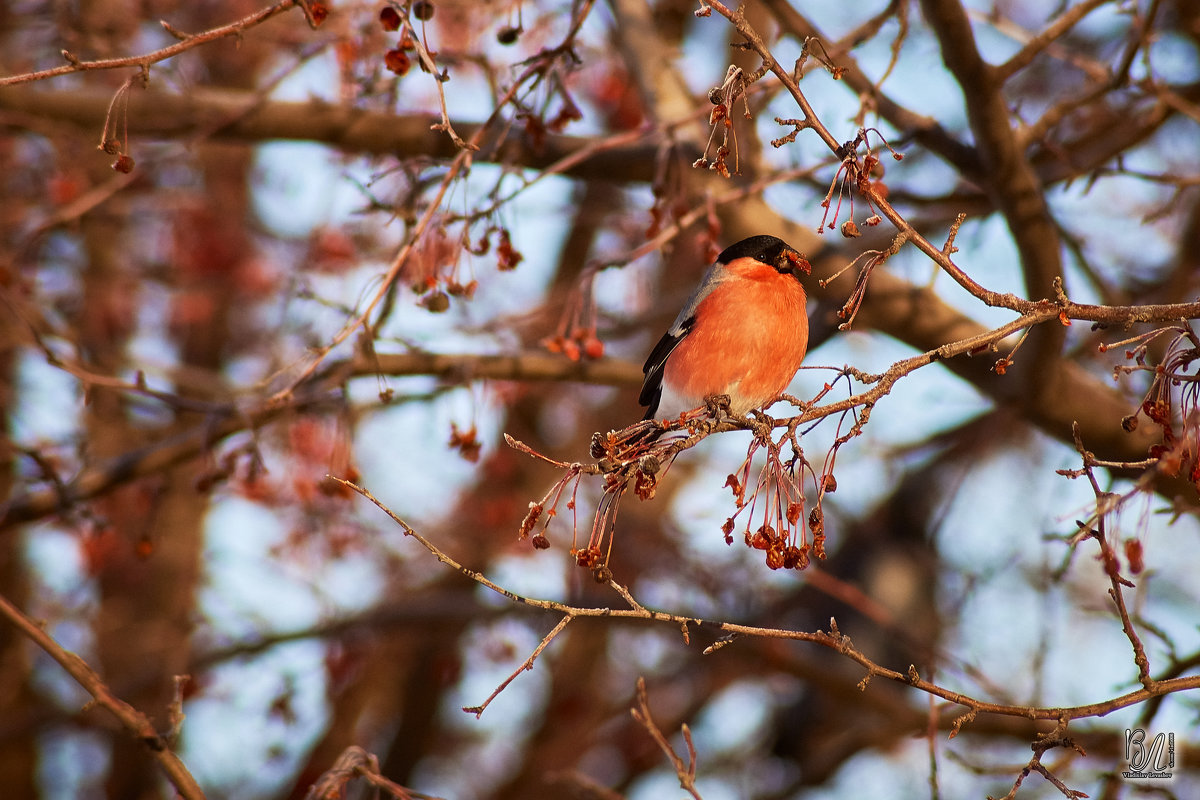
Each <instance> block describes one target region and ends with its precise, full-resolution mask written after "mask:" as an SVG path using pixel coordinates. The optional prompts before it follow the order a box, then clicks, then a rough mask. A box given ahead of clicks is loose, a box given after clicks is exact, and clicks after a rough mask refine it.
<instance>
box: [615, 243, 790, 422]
mask: <svg viewBox="0 0 1200 800" xmlns="http://www.w3.org/2000/svg"><path fill="white" fill-rule="evenodd" d="M810 270H811V267H810V266H809V264H808V261H807V260H805V258H804V257H803V256H802V255H800V254H799V253H798V252H797V251H796V250H795V248H793V247H791V246H790V245H788V244H787V243H786V242H784V241H783V240H781V239H777V238H775V237H774V236H751V237H750V238H748V239H743V240H741V241H740V242H738V243H737V244H734V245H732V246H730V247H728V248H726V249H725V251H724V252H722V253H721V254H720V255H719V256H717V260H716V262H715V263H714V264H713V265H712V266H710V267H709V268H708V271H707V272H705V273H704V278H703V279H702V280H701V281H700V285H699V286H697V287H696V290H695V291H693V292H692V294H691V296H690V297H688V299H687V302H686V303H685V304H684V306H683V310H682V311H680V312H679V316H677V317H676V318H675V322H674V323H672V325H671V327H670V328H669V329H667V332H666V334H664V335H663V337H662V339H660V340H659V342H658V344H656V345H655V346H654V349H653V350H652V351H651V352H650V357H649V358H647V359H646V365H645V366H644V367H643V368H642V372H644V373H645V376H646V377H645V380H644V382H643V383H642V393H641V395H640V396H639V397H638V402H639V403H641V404H642V405H644V406H647V409H646V416H645V419H654V418H655V417H657V418H659V419H670V418H671V417H676V416H678V415H679V414H680V413H681V412H684V411H688V410H691V409H693V408H697V407H698V406H702V405H704V403H705V401H706V399H707V398H710V397H715V396H718V395H728V396H729V409H730V411H732V412H733V413H735V414H745V413H746V412H748V411H750V410H751V409H756V408H761V407H762V406H763V405H765V404H766V403H769V402H771V401H772V400H774V399H775V398H776V397H778V396H779V394H780V393H781V392H782V391H783V390H784V389H786V388H787V386H788V384H789V383H791V380H792V378H793V377H794V376H795V374H796V370H798V369H800V362H801V361H802V360H803V359H804V352H805V350H806V349H807V347H808V314H807V312H806V309H805V303H806V301H807V296H806V295H805V293H804V287H803V286H802V285H801V283H800V276H801V275H802V274H803V275H807V274H808V273H809V271H810Z"/></svg>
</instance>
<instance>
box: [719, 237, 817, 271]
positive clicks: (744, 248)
mask: <svg viewBox="0 0 1200 800" xmlns="http://www.w3.org/2000/svg"><path fill="white" fill-rule="evenodd" d="M739 258H753V259H754V260H756V261H761V262H762V263H764V264H767V265H769V266H772V267H774V268H775V269H777V270H779V271H780V272H790V273H792V274H796V268H797V267H799V266H801V263H800V262H804V259H803V257H802V256H800V254H799V252H798V251H797V250H796V248H794V247H792V246H791V245H790V244H788V243H787V242H785V241H784V240H783V239H779V238H776V237H774V236H766V235H763V236H751V237H749V238H746V239H742V240H741V241H740V242H738V243H736V244H731V245H730V246H729V247H726V248H725V249H724V250H723V251H722V252H721V255H719V256H717V261H718V262H720V263H722V264H728V263H729V262H731V261H734V260H735V259H739ZM804 263H807V262H804Z"/></svg>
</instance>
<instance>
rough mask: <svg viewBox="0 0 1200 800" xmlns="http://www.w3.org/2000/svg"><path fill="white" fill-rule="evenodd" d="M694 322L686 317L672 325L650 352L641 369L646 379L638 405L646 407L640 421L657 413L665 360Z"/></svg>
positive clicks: (691, 318)
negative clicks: (644, 414)
mask: <svg viewBox="0 0 1200 800" xmlns="http://www.w3.org/2000/svg"><path fill="white" fill-rule="evenodd" d="M695 322H696V318H695V317H688V318H687V319H685V320H684V321H683V322H680V323H677V324H675V325H672V326H671V329H670V330H669V331H667V332H666V333H664V334H663V337H662V338H661V339H659V340H658V344H656V345H654V349H653V350H651V351H650V357H649V358H647V359H646V364H645V366H643V367H642V373H643V374H645V376H646V378H645V380H643V381H642V393H641V394H640V395H638V403H640V404H641V405H644V406H648V408H647V409H646V416H644V417H642V419H654V415H655V413H657V412H658V402H659V401H660V400H661V399H662V380H663V368H664V367H666V365H667V358H668V357H669V356H670V355H671V352H672V351H673V350H674V349H675V348H676V347H678V346H679V343H680V342H682V341H683V337H685V336H687V335H688V331H690V330H691V329H692V325H694V324H695Z"/></svg>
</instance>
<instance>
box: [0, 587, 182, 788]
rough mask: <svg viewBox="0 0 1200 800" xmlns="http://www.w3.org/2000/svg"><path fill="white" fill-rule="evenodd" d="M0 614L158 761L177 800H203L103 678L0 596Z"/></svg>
mask: <svg viewBox="0 0 1200 800" xmlns="http://www.w3.org/2000/svg"><path fill="white" fill-rule="evenodd" d="M0 615H3V616H4V617H6V618H7V619H8V620H9V621H10V622H12V624H13V625H15V626H16V627H17V628H18V629H19V630H20V631H21V632H22V633H23V634H25V635H26V636H28V637H29V638H30V639H32V640H33V642H34V644H36V645H37V646H38V647H40V648H42V650H44V651H46V653H47V654H48V655H49V656H50V657H51V658H53V659H54V660H55V661H57V662H58V663H59V664H60V665H61V666H62V668H63V669H65V670H66V671H67V674H68V675H70V676H71V677H72V678H74V679H75V681H76V683H78V684H79V685H80V686H82V687H83V688H84V689H86V690H87V692H88V694H90V695H91V696H92V698H93V703H89V705H92V704H94V705H97V706H100V707H101V708H103V709H105V710H106V711H108V712H109V713H111V714H112V715H113V716H114V717H116V718H117V720H118V721H119V722H120V723H121V725H122V726H123V727H124V728H125V730H127V731H129V733H130V734H132V735H133V737H134V738H135V739H137V740H138V741H139V742H141V743H142V744H143V745H145V747H146V750H147V751H148V752H149V753H150V756H151V757H152V758H153V759H154V760H155V761H157V762H158V764H159V766H160V767H161V768H162V771H163V772H164V773H166V776H167V779H168V780H169V781H170V782H171V785H173V786H174V787H175V791H177V792H179V795H180V796H181V797H183V798H185V800H204V792H203V791H202V790H201V789H200V785H199V784H198V783H196V779H195V778H193V777H192V773H191V772H189V771H188V768H187V767H186V766H185V765H184V763H183V762H182V761H180V760H179V756H177V755H175V753H174V752H173V751H172V750H171V748H170V747H168V746H167V743H166V742H165V741H164V740H163V738H162V737H161V736H159V734H158V731H156V730H155V729H154V726H153V725H151V724H150V720H149V719H147V718H146V715H145V714H143V713H142V712H140V711H138V710H137V709H136V708H134V707H133V706H131V705H129V704H128V703H126V702H125V701H124V700H122V699H121V698H119V697H117V696H116V695H114V694H113V693H112V690H110V689H109V688H108V684H106V683H105V682H104V679H103V678H101V677H100V675H99V674H98V673H97V672H96V671H95V670H94V669H92V668H91V667H90V666H88V664H87V662H86V661H84V660H83V659H82V658H80V657H79V656H78V655H76V654H75V653H72V652H70V651H68V650H65V649H63V647H62V646H61V645H60V644H59V643H58V642H56V641H55V640H54V639H53V637H51V636H50V635H49V634H48V633H46V632H45V631H44V630H42V628H41V627H40V626H39V625H38V624H37V623H35V622H34V621H33V620H31V619H30V618H29V617H27V616H25V614H24V613H23V612H22V611H21V610H20V609H19V608H17V607H16V606H15V605H13V604H12V603H10V602H9V601H8V599H7V598H5V597H3V596H0Z"/></svg>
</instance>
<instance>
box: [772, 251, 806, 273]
mask: <svg viewBox="0 0 1200 800" xmlns="http://www.w3.org/2000/svg"><path fill="white" fill-rule="evenodd" d="M779 260H780V266H781V267H783V268H785V269H787V270H788V271H789V272H792V273H793V274H796V275H799V274H800V273H803V274H805V275H811V274H812V264H810V263H808V259H807V258H805V257H804V256H802V255H800V254H799V253H797V252H796V251H795V250H791V249H786V250H784V251H783V252H782V253H780V254H779Z"/></svg>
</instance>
